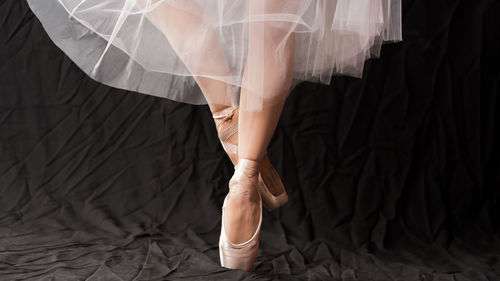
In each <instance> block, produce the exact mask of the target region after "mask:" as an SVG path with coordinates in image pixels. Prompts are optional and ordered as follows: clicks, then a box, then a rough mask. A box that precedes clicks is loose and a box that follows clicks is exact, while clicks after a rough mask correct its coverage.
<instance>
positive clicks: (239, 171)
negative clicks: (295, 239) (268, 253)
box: [219, 159, 262, 271]
mask: <svg viewBox="0 0 500 281" xmlns="http://www.w3.org/2000/svg"><path fill="white" fill-rule="evenodd" d="M252 166H254V167H255V169H257V167H258V163H257V162H256V161H252V160H247V159H240V160H239V162H238V164H237V165H236V166H235V172H234V175H233V177H232V178H231V180H230V181H229V193H231V196H246V194H248V193H249V189H251V188H256V187H257V179H255V178H254V179H249V178H248V177H247V176H246V175H245V170H246V169H249V168H250V169H252ZM257 173H258V172H257ZM254 177H255V176H254ZM257 194H259V193H258V192H257ZM259 197H260V194H259ZM226 200H227V195H226V198H224V203H223V205H222V221H221V232H220V238H219V257H220V263H221V265H222V266H223V267H226V268H231V269H241V270H245V271H250V270H251V269H252V267H253V264H254V262H255V258H256V256H257V252H258V250H259V237H260V228H261V225H262V200H260V199H259V200H258V201H259V223H258V225H257V229H256V230H255V232H254V233H253V235H252V236H251V238H250V239H249V240H247V241H245V242H243V243H238V244H236V243H232V242H231V241H230V240H229V238H228V237H227V234H226V230H225V227H224V209H225V207H226Z"/></svg>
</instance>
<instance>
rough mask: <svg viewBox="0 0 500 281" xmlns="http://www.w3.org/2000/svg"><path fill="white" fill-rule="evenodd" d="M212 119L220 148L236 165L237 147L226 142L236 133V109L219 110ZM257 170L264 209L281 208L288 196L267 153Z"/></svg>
mask: <svg viewBox="0 0 500 281" xmlns="http://www.w3.org/2000/svg"><path fill="white" fill-rule="evenodd" d="M213 118H214V121H215V124H216V127H217V132H218V135H219V140H220V142H221V144H222V147H223V148H224V150H225V151H226V153H227V155H228V156H229V158H230V159H231V162H233V165H236V163H237V162H238V145H237V144H232V143H229V142H228V141H227V140H228V139H229V138H231V137H232V136H233V135H234V134H236V133H237V132H238V107H228V108H225V109H223V110H220V111H218V112H216V113H214V114H213ZM259 170H260V174H259V183H258V189H259V193H260V195H261V197H262V202H263V204H264V207H266V209H268V210H269V211H272V210H274V209H276V208H278V207H281V206H282V205H284V204H285V203H286V202H287V201H288V194H287V193H286V190H285V187H284V186H283V182H282V181H281V178H280V176H279V175H278V172H277V171H276V170H275V169H274V167H273V165H272V164H271V161H269V157H268V156H267V151H266V152H264V158H263V159H262V161H261V164H260V168H259Z"/></svg>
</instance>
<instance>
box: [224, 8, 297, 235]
mask: <svg viewBox="0 0 500 281" xmlns="http://www.w3.org/2000/svg"><path fill="white" fill-rule="evenodd" d="M284 2H287V3H288V4H290V1H288V0H274V1H265V0H252V1H251V2H250V13H251V14H252V13H258V14H262V13H269V12H272V10H273V9H280V8H279V7H280V5H283V4H284ZM292 2H293V1H292ZM282 27H283V26H282ZM286 29H287V28H285V29H280V28H277V27H276V26H273V25H271V24H270V23H269V22H252V23H250V40H249V52H248V57H247V63H246V65H245V70H244V74H243V83H244V84H245V85H247V86H248V87H243V88H242V89H241V96H240V112H239V114H240V115H239V123H238V128H239V130H238V159H250V160H255V161H258V162H260V161H261V160H262V158H263V156H264V152H265V150H266V149H267V146H268V144H269V142H270V140H271V137H272V135H273V133H274V131H275V129H276V126H277V123H278V120H279V117H280V115H281V111H282V109H283V105H284V102H285V99H286V97H287V95H288V93H289V90H290V86H291V82H292V75H291V74H292V69H293V64H292V63H293V56H294V33H293V32H291V33H287V32H286V31H285V30H286ZM278 49H279V50H280V52H279V53H277V52H276V50H278ZM256 96H260V97H262V111H253V110H247V109H246V108H249V107H248V106H249V105H250V104H247V102H248V101H250V102H255V100H254V99H253V98H254V97H256ZM257 100H258V99H257ZM257 102H258V101H257ZM258 200H260V196H259V194H258V191H257V190H256V189H254V190H252V191H251V192H250V193H249V196H231V193H230V194H229V197H228V199H227V210H228V211H227V212H225V213H224V221H226V224H225V228H226V233H227V236H228V238H229V240H230V241H232V242H234V243H242V242H244V241H247V240H248V239H250V238H251V236H252V235H253V233H254V232H255V229H256V228H257V225H258V223H259V216H260V215H259V209H258Z"/></svg>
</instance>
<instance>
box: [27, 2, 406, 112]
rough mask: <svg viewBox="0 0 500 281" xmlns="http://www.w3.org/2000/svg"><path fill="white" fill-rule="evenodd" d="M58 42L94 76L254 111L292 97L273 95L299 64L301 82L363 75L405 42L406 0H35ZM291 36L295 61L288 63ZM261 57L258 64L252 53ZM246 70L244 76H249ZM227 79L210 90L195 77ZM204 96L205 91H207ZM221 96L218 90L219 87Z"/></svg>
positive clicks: (148, 91) (172, 96)
mask: <svg viewBox="0 0 500 281" xmlns="http://www.w3.org/2000/svg"><path fill="white" fill-rule="evenodd" d="M28 4H29V5H30V8H31V9H32V11H33V12H34V14H35V15H36V16H37V17H38V19H39V20H40V21H41V23H42V24H43V26H44V28H45V30H46V31H47V33H48V34H49V36H50V38H51V39H52V40H53V41H54V42H55V44H56V45H57V46H58V47H59V48H61V49H62V50H63V51H64V52H65V53H66V54H67V55H68V56H69V57H70V58H71V59H72V60H73V61H74V62H75V63H76V64H77V65H78V66H79V67H80V68H81V69H82V70H83V71H85V72H86V73H87V74H88V75H89V76H91V77H92V78H93V79H95V80H97V81H99V82H101V83H104V84H107V85H110V86H113V87H117V88H122V89H127V90H132V91H136V92H140V93H144V94H149V95H154V96H159V97H164V98H168V99H172V100H175V101H179V102H185V103H190V104H206V103H217V104H226V105H233V106H234V105H237V104H238V103H239V96H240V94H239V93H240V89H241V88H242V87H245V88H247V89H249V93H251V94H249V95H247V101H246V103H245V104H246V107H247V108H246V109H247V110H261V109H262V107H263V105H264V106H265V104H266V103H265V101H266V100H274V99H276V98H277V99H283V98H286V95H287V94H288V91H286V93H284V92H280V91H270V90H267V91H265V90H264V88H265V87H268V86H267V85H268V83H267V82H269V81H266V79H276V77H281V76H280V74H283V75H284V73H286V71H285V70H286V69H287V68H290V67H291V68H292V69H293V70H292V76H293V77H292V79H293V83H292V87H293V86H295V85H296V84H297V83H299V82H301V81H306V80H307V81H312V82H318V83H323V84H329V83H330V80H331V77H332V75H334V74H344V75H350V76H354V77H361V76H362V73H363V65H364V62H365V60H366V59H368V58H372V57H378V56H379V55H380V47H381V45H382V43H384V42H386V41H391V42H396V41H401V40H402V33H401V0H273V1H269V0H28ZM292 33H293V34H294V36H293V42H292V44H293V63H292V64H291V65H289V64H286V63H283V64H273V65H272V66H269V65H266V62H267V61H269V60H270V59H274V60H275V61H276V60H277V61H282V59H281V56H283V54H285V53H286V51H287V50H286V48H291V47H290V46H291V44H286V42H287V40H288V39H289V38H290V35H291V34H292ZM249 53H250V54H254V55H253V56H252V58H253V59H252V60H247V56H248V55H249ZM245 69H246V71H247V75H248V76H247V77H246V79H242V78H243V74H244V71H245ZM200 77H204V78H208V79H213V80H215V81H220V82H222V83H224V85H227V87H225V88H224V90H220V91H218V92H217V93H215V94H214V93H212V94H211V95H207V94H206V93H207V92H209V91H210V89H209V88H208V87H207V88H206V89H200V87H199V85H197V84H196V79H198V78H200ZM204 92H205V93H204ZM212 92H214V91H212Z"/></svg>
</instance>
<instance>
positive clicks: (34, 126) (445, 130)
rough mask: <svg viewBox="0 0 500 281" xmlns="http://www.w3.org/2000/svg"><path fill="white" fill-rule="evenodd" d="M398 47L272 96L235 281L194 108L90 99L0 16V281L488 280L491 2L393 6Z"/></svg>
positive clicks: (221, 162) (493, 128)
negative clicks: (245, 258)
mask: <svg viewBox="0 0 500 281" xmlns="http://www.w3.org/2000/svg"><path fill="white" fill-rule="evenodd" d="M403 18H404V19H405V20H404V26H403V30H404V31H403V37H404V42H402V43H398V44H391V45H385V46H384V47H383V48H382V57H381V58H380V59H375V60H369V61H367V62H366V65H365V67H366V70H365V74H364V76H363V79H356V78H352V77H341V76H335V77H334V78H333V79H332V84H331V85H330V86H324V85H318V84H312V83H303V84H300V85H298V86H297V87H296V88H295V89H294V90H293V91H292V92H291V94H290V96H289V98H288V100H287V103H286V104H285V108H284V110H283V114H282V116H281V119H280V123H279V125H278V128H277V130H276V133H275V134H274V136H273V139H272V140H271V143H270V146H269V149H268V153H269V156H270V159H271V162H272V163H273V164H274V165H275V167H276V169H277V171H278V172H279V174H280V175H281V177H282V178H283V181H284V184H285V186H286V188H287V191H288V194H289V198H290V199H289V202H288V203H287V204H286V205H284V206H283V207H282V208H280V209H279V210H277V211H274V212H271V213H270V212H267V211H266V210H265V211H264V221H263V226H262V227H263V228H262V233H261V240H260V241H261V244H260V250H259V254H258V256H257V260H256V263H255V267H254V270H253V271H252V272H243V271H240V270H229V269H226V268H223V267H221V266H220V263H219V256H218V255H219V253H218V238H219V233H220V215H221V209H220V208H221V206H222V200H223V198H224V196H225V194H226V193H227V190H228V185H227V184H228V180H229V178H230V177H231V175H232V171H233V167H232V165H231V162H230V160H229V159H228V158H227V157H226V155H225V153H224V151H223V149H222V147H221V145H220V143H219V141H218V138H217V135H216V131H215V126H214V124H213V121H212V119H211V116H210V111H209V110H208V107H207V106H192V105H188V104H180V103H176V102H172V101H169V100H166V99H161V98H157V97H153V96H148V95H144V94H140V93H135V92H128V91H123V90H118V89H114V88H110V87H107V86H104V85H101V84H99V83H97V82H95V81H93V80H92V79H90V78H89V77H87V76H86V75H85V74H84V73H83V72H82V71H81V70H80V69H78V67H77V66H76V65H75V64H73V63H72V62H71V60H69V59H68V58H67V57H66V56H65V55H64V53H63V52H62V51H61V50H59V49H58V48H57V47H56V46H55V45H54V44H53V43H52V42H51V41H50V39H49V38H48V36H47V34H46V33H45V31H44V29H43V27H42V26H41V24H40V22H39V21H38V20H37V18H36V17H34V15H33V13H31V11H30V10H29V8H28V5H27V4H26V3H25V1H18V0H3V1H1V2H0V280H89V281H90V280H107V281H114V280H272V279H276V280H278V279H283V280H457V281H458V280H460V281H462V280H474V281H476V280H500V277H499V276H500V261H499V260H500V239H499V238H500V237H499V234H500V232H499V229H500V215H499V214H500V203H499V202H500V191H499V183H500V180H499V176H498V175H499V172H500V170H499V168H498V167H499V165H498V164H499V154H500V152H499V148H498V145H496V146H495V144H496V143H498V141H499V132H500V131H499V130H498V129H499V128H498V115H497V114H496V112H495V109H496V108H497V107H498V103H499V102H498V88H499V85H500V75H499V71H498V66H499V65H500V58H499V57H500V53H499V52H498V50H500V36H499V30H500V3H499V2H498V1H476V2H474V3H473V2H472V1H442V0H439V1H437V0H434V1H431V0H426V1H406V2H404V8H403Z"/></svg>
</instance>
